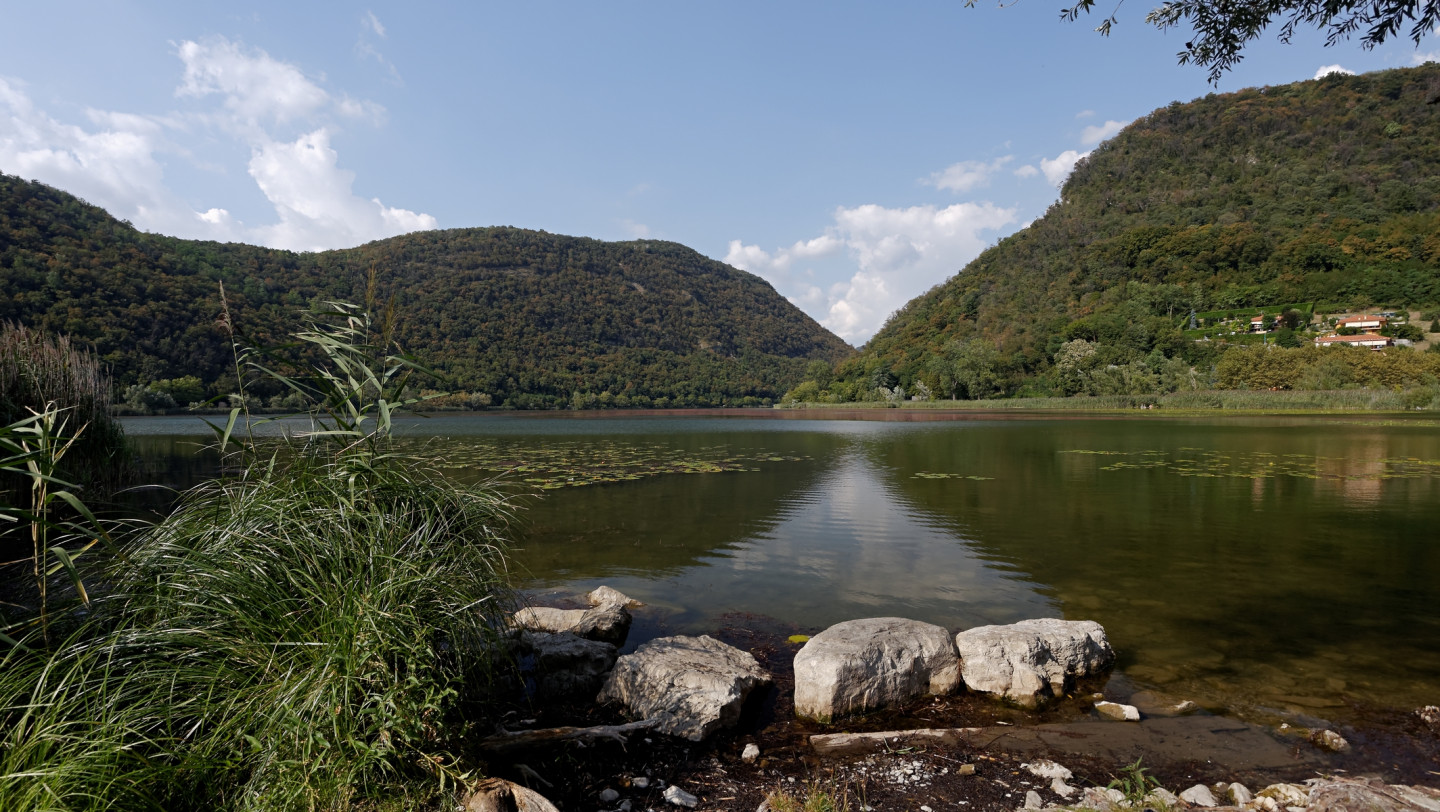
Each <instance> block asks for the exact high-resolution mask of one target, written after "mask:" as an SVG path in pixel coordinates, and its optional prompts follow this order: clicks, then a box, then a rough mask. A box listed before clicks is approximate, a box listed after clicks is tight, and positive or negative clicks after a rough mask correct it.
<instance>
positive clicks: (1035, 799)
mask: <svg viewBox="0 0 1440 812" xmlns="http://www.w3.org/2000/svg"><path fill="white" fill-rule="evenodd" d="M1025 808H1026V809H1044V808H1045V800H1044V799H1043V798H1041V797H1040V793H1038V792H1036V791H1035V790H1033V789H1032V790H1030V791H1029V792H1027V793H1025Z"/></svg>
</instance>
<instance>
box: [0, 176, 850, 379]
mask: <svg viewBox="0 0 1440 812" xmlns="http://www.w3.org/2000/svg"><path fill="white" fill-rule="evenodd" d="M372 270H373V272H374V273H375V276H376V278H377V280H378V283H379V292H380V294H381V297H382V298H389V297H391V296H393V297H394V300H395V303H396V304H397V306H398V308H399V313H400V323H401V331H400V336H399V338H400V340H401V342H402V344H403V345H404V346H405V347H406V348H407V349H409V350H410V351H411V352H412V353H414V354H416V355H418V356H420V358H421V359H422V360H423V361H424V362H426V363H428V364H430V365H432V366H433V367H434V368H436V369H438V370H439V371H440V372H442V373H443V374H444V375H445V376H446V378H447V381H448V383H449V388H450V389H452V390H455V391H463V392H466V393H470V394H472V395H474V396H475V397H474V398H473V399H472V402H474V403H486V402H488V403H491V404H493V405H496V406H501V405H509V406H516V407H549V406H559V405H569V404H571V403H578V404H583V405H622V406H623V405H657V404H658V405H676V406H702V405H722V404H740V403H755V402H762V401H764V400H766V399H770V398H775V397H776V396H778V395H779V394H780V393H781V392H784V391H785V390H786V389H787V388H789V387H790V386H793V385H794V384H795V383H796V382H797V381H799V380H800V378H801V376H802V374H803V372H804V369H805V367H806V365H807V364H808V363H810V362H812V361H814V360H826V361H829V362H835V361H839V360H841V359H843V358H845V357H847V356H848V355H850V354H853V350H852V349H850V348H849V347H848V346H847V345H846V344H845V343H844V342H842V341H841V340H840V339H838V338H837V337H835V336H834V335H832V334H831V333H829V332H827V331H826V330H824V329H823V328H821V327H820V326H819V325H818V324H816V323H815V322H814V321H813V320H811V319H810V318H809V317H807V316H805V315H804V314H803V313H801V312H800V311H799V310H798V309H797V308H795V307H794V306H792V305H791V304H790V303H789V302H787V301H786V300H785V299H784V298H782V297H781V296H779V295H778V294H777V293H776V292H775V291H774V290H773V289H772V288H771V287H770V285H769V284H767V283H766V282H764V281H763V280H761V279H759V278H758V277H755V276H752V275H750V274H748V273H744V272H742V271H738V270H736V269H734V268H731V267H729V266H727V265H724V264H722V263H719V262H715V261H713V260H710V259H707V258H705V257H703V256H701V255H700V254H698V253H696V252H694V251H692V250H690V249H688V248H685V247H684V246H681V245H677V244H675V243H667V242H659V241H654V240H639V241H634V242H627V243H606V242H600V241H598V240H590V239H582V238H575V237H565V236H559V235H554V234H547V233H544V232H535V231H525V230H522V229H515V228H477V229H457V230H451V231H430V232H417V233H414V234H409V235H405V236H402V237H396V238H393V239H389V240H382V241H379V242H375V243H370V244H367V245H363V246H360V247H358V248H354V249H349V250H342V251H326V252H322V253H315V254H297V253H293V252H288V251H278V250H271V249H266V248H258V247H254V246H248V245H239V244H220V243H212V242H196V241H191V240H180V239H175V238H170V237H163V236H158V235H154V234H145V233H141V232H139V231H137V230H135V229H134V228H132V227H130V225H129V224H128V223H122V222H119V221H117V220H115V219H114V218H112V217H110V216H109V215H108V214H106V213H105V212H104V211H103V210H101V209H98V208H96V207H94V206H90V205H88V204H86V203H84V202H83V201H80V200H78V199H77V198H75V197H73V196H71V195H68V194H65V193H64V192H61V191H59V190H56V189H53V188H50V187H47V186H44V185H42V184H38V183H31V182H27V181H24V180H21V179H19V178H14V177H10V176H6V175H0V320H11V321H16V322H20V323H22V324H25V325H28V326H32V327H37V328H42V329H45V330H48V331H51V332H55V333H62V334H66V335H69V336H70V337H71V338H73V339H75V340H78V341H81V342H85V343H88V344H91V345H93V346H94V348H95V350H96V352H97V353H98V354H99V356H100V357H101V359H102V360H103V361H104V362H105V363H107V364H109V365H110V366H111V367H112V368H113V370H114V375H115V378H116V380H117V382H118V383H120V384H122V385H125V384H137V383H140V384H143V383H151V382H155V381H170V380H175V379H180V378H183V377H185V376H189V375H193V376H196V377H197V378H199V379H200V383H201V385H202V386H203V387H204V389H205V390H206V393H207V394H209V395H217V394H218V395H224V394H227V393H228V392H230V391H232V387H233V386H234V380H233V379H234V374H233V362H232V358H231V352H230V344H229V338H228V335H227V334H226V333H225V332H224V330H223V329H222V327H221V325H220V323H219V320H218V317H219V315H220V300H219V289H220V283H221V282H222V281H223V282H224V284H225V290H226V293H227V297H228V300H229V305H230V309H231V312H232V315H233V317H234V320H235V323H236V326H237V327H238V328H239V330H240V331H241V332H242V333H244V334H245V335H246V336H247V337H249V338H250V339H251V340H253V341H254V342H256V343H260V344H269V343H273V342H275V341H277V340H278V337H280V336H284V335H286V334H287V333H288V332H289V331H290V330H291V329H292V328H293V327H294V326H296V325H297V324H298V318H297V314H298V312H299V311H300V310H302V309H304V308H306V307H307V306H309V305H310V304H312V303H315V302H319V301H324V300H349V301H360V300H362V299H363V298H364V295H365V290H366V280H367V278H368V276H369V275H370V273H371V272H372ZM262 394H263V392H262ZM182 403H183V399H182Z"/></svg>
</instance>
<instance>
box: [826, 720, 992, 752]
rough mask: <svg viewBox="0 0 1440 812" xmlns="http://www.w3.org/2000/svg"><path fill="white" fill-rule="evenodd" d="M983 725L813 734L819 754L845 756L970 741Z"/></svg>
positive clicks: (958, 743)
mask: <svg viewBox="0 0 1440 812" xmlns="http://www.w3.org/2000/svg"><path fill="white" fill-rule="evenodd" d="M984 730H986V728H983V727H933V728H919V729H917V730H886V731H882V732H878V733H817V734H815V735H813V736H811V737H810V747H811V748H812V749H813V750H814V751H815V753H816V755H821V756H843V755H850V754H854V753H870V752H874V751H876V750H884V749H891V750H901V749H904V748H906V747H924V746H927V745H945V746H947V747H955V746H957V745H961V744H969V743H970V741H971V737H973V736H976V735H978V734H980V733H982V732H983V731H984Z"/></svg>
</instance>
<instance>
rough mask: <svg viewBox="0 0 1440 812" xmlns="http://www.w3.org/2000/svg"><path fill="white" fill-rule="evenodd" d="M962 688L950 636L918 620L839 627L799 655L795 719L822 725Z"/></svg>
mask: <svg viewBox="0 0 1440 812" xmlns="http://www.w3.org/2000/svg"><path fill="white" fill-rule="evenodd" d="M959 684H960V668H959V661H958V659H957V658H956V656H955V647H954V645H953V644H952V643H951V642H950V633H949V632H948V631H946V630H945V629H943V628H941V627H939V626H935V625H932V624H929V623H921V622H920V621H918V620H906V619H904V618H896V617H881V618H864V619H861V620H850V621H846V622H844V623H838V624H836V625H834V626H831V627H830V628H828V629H826V630H825V631H823V632H821V633H819V634H817V635H815V636H814V637H812V638H810V640H809V641H808V642H807V643H805V645H804V647H803V648H801V649H800V651H799V652H797V653H796V655H795V713H796V714H797V715H799V716H803V717H807V718H810V719H815V720H818V721H821V722H830V721H832V720H834V719H837V718H839V717H842V716H846V715H848V714H852V713H862V712H865V711H869V710H874V709H876V708H884V707H890V706H893V705H899V704H903V703H905V702H909V701H910V700H912V699H915V698H917V697H920V696H924V695H926V694H939V695H944V694H948V693H950V692H952V691H954V690H955V688H956V687H957V686H958V685H959Z"/></svg>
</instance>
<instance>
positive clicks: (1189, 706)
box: [1170, 699, 1200, 716]
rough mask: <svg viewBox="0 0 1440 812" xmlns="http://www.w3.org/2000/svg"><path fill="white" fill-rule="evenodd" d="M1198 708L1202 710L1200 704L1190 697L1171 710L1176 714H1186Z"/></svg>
mask: <svg viewBox="0 0 1440 812" xmlns="http://www.w3.org/2000/svg"><path fill="white" fill-rule="evenodd" d="M1198 710H1200V706H1199V705H1196V704H1195V703H1194V702H1191V701H1190V700H1188V699H1187V700H1185V701H1183V702H1181V703H1179V704H1177V705H1175V706H1174V707H1172V708H1170V712H1171V713H1173V714H1175V715H1176V716H1186V715H1188V714H1191V713H1194V712H1195V711H1198Z"/></svg>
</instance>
